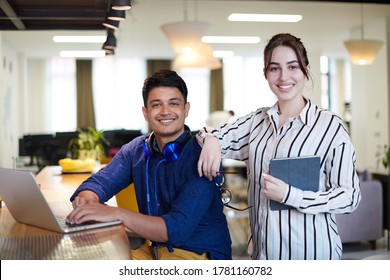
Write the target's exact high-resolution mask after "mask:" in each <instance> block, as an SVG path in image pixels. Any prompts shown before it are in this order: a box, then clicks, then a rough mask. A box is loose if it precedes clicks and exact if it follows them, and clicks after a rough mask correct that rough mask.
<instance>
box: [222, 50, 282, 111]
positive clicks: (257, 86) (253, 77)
mask: <svg viewBox="0 0 390 280" xmlns="http://www.w3.org/2000/svg"><path fill="white" fill-rule="evenodd" d="M223 65H224V66H223V67H224V68H223V80H224V92H225V96H224V110H233V111H234V113H235V116H236V117H240V116H243V115H246V114H248V113H250V112H251V111H254V110H256V109H257V108H260V107H264V106H272V105H273V104H274V103H275V102H276V98H275V96H274V94H273V93H272V91H271V90H270V89H269V86H268V83H267V80H266V79H265V78H264V74H263V58H257V57H248V58H243V57H237V56H235V57H231V58H226V59H224V60H223Z"/></svg>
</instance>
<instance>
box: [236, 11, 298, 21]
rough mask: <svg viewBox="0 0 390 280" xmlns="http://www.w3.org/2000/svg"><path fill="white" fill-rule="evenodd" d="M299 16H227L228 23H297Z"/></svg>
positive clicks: (242, 14) (239, 14)
mask: <svg viewBox="0 0 390 280" xmlns="http://www.w3.org/2000/svg"><path fill="white" fill-rule="evenodd" d="M302 18H303V17H302V16H301V15H283V14H244V13H233V14H230V15H229V16H228V20H229V21H254V22H299V21H301V20H302Z"/></svg>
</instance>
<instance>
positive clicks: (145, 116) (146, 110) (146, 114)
mask: <svg viewBox="0 0 390 280" xmlns="http://www.w3.org/2000/svg"><path fill="white" fill-rule="evenodd" d="M142 114H143V115H144V119H145V121H147V122H149V119H148V109H146V108H145V107H142Z"/></svg>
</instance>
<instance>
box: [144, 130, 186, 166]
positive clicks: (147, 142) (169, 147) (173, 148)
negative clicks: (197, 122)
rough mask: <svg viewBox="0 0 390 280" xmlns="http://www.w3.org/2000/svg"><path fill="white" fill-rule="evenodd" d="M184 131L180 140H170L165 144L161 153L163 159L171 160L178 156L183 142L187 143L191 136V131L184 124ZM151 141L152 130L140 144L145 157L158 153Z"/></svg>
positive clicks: (152, 136)
mask: <svg viewBox="0 0 390 280" xmlns="http://www.w3.org/2000/svg"><path fill="white" fill-rule="evenodd" d="M185 132H186V135H185V137H184V139H183V140H182V141H171V142H168V143H167V144H165V146H164V148H163V150H162V153H161V154H162V155H163V159H164V161H167V162H173V161H176V160H177V159H178V158H179V156H180V154H181V152H182V151H183V148H184V146H185V144H187V142H188V141H189V140H190V139H191V137H192V134H191V131H190V129H189V128H188V127H187V126H185ZM153 143H154V133H153V132H152V133H150V135H149V136H148V137H146V138H145V139H144V141H143V145H142V146H143V149H144V153H145V155H146V157H147V158H151V157H152V156H157V155H158V154H159V153H158V152H157V151H156V149H154V148H153Z"/></svg>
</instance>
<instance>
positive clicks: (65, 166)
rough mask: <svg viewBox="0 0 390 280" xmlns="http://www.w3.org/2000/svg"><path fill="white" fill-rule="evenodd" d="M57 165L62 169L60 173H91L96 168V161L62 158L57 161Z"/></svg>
mask: <svg viewBox="0 0 390 280" xmlns="http://www.w3.org/2000/svg"><path fill="white" fill-rule="evenodd" d="M58 164H59V165H60V166H61V167H62V172H64V173H67V172H92V171H93V170H94V168H95V166H96V160H94V159H85V160H81V159H70V158H64V159H60V160H59V161H58Z"/></svg>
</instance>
